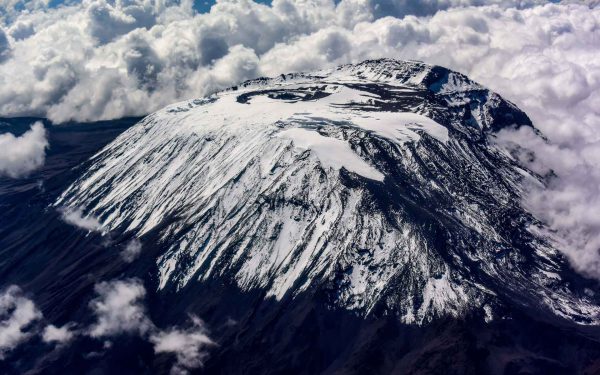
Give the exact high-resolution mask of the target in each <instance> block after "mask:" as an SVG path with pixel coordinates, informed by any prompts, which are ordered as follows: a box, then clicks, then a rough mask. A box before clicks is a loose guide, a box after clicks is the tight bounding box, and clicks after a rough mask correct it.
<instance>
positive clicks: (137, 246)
mask: <svg viewBox="0 0 600 375" xmlns="http://www.w3.org/2000/svg"><path fill="white" fill-rule="evenodd" d="M141 252H142V243H141V242H140V240H138V239H137V238H134V239H132V240H131V241H129V242H127V245H125V248H124V249H123V251H121V257H122V258H123V260H124V261H125V262H127V263H131V262H133V261H134V260H136V259H137V257H139V256H140V254H141Z"/></svg>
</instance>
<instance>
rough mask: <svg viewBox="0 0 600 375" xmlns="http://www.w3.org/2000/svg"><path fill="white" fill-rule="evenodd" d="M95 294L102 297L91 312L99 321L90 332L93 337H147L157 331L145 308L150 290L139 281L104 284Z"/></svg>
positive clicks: (118, 281) (91, 305) (97, 286)
mask: <svg viewBox="0 0 600 375" xmlns="http://www.w3.org/2000/svg"><path fill="white" fill-rule="evenodd" d="M95 290H96V293H97V294H98V297H96V298H95V299H93V300H92V301H91V302H90V308H91V309H92V310H93V312H94V314H95V315H96V318H97V321H96V323H94V324H93V325H92V326H91V327H90V329H89V335H90V336H92V337H106V336H114V335H119V334H124V333H130V334H141V335H144V334H145V333H146V332H148V331H149V330H150V329H152V328H153V324H152V322H151V321H150V320H149V319H148V317H147V316H146V310H145V307H144V304H143V300H144V297H145V295H146V289H145V288H144V286H143V285H142V283H141V282H140V281H139V280H137V279H127V280H116V281H111V282H102V283H99V284H97V285H96V287H95Z"/></svg>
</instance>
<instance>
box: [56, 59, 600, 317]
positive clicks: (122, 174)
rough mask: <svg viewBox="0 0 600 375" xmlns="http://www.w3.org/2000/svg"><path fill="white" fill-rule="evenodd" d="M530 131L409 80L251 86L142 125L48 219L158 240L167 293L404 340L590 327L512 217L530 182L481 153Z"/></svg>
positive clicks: (322, 78)
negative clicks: (497, 140)
mask: <svg viewBox="0 0 600 375" xmlns="http://www.w3.org/2000/svg"><path fill="white" fill-rule="evenodd" d="M523 125H525V126H531V122H530V121H529V119H528V118H527V116H526V115H525V114H524V113H523V112H522V111H520V110H519V109H518V108H516V107H515V106H514V105H513V104H511V103H510V102H508V101H506V100H504V99H502V98H501V97H500V96H499V95H497V94H495V93H493V92H491V91H489V90H487V89H485V88H484V87H482V86H480V85H478V84H477V83H474V82H472V81H471V80H469V79H468V78H467V77H465V76H464V75H462V74H459V73H456V72H452V71H450V70H447V69H445V68H441V67H436V66H430V65H427V64H423V63H420V62H412V61H410V62H405V61H398V60H392V59H380V60H367V61H364V62H362V63H358V64H350V65H343V66H340V67H337V68H333V69H328V70H321V71H317V72H312V73H293V74H285V75H281V76H279V77H274V78H260V79H256V80H251V81H247V82H245V83H243V84H241V85H239V86H237V87H234V88H232V89H229V90H225V91H222V92H219V93H216V94H214V95H212V96H210V97H207V98H202V99H195V100H190V101H186V102H181V103H177V104H174V105H171V106H168V107H166V108H164V109H162V110H160V111H158V112H156V113H154V114H152V115H150V116H148V117H146V118H145V119H144V120H142V121H141V122H140V123H139V124H137V125H136V126H134V127H132V128H130V129H129V130H127V131H126V132H125V133H123V134H122V135H121V136H119V137H118V138H117V139H116V140H115V141H114V142H112V143H111V144H110V145H108V146H107V147H105V148H104V149H103V150H102V151H100V152H99V153H98V154H96V155H95V156H94V157H93V158H92V160H91V161H90V167H89V169H88V170H87V171H86V172H85V173H84V174H83V176H82V177H81V178H80V179H78V180H77V181H76V182H75V183H74V184H73V185H72V186H71V187H69V188H68V189H67V190H66V191H65V192H64V193H63V194H62V196H61V197H60V198H59V199H58V201H57V202H56V203H55V205H57V206H66V207H68V208H74V209H82V210H83V212H85V213H87V214H90V215H93V216H95V217H97V218H98V220H99V221H100V222H101V223H102V225H103V227H104V228H106V230H110V231H115V232H120V233H123V232H127V233H129V234H130V235H135V236H138V237H143V236H145V235H148V233H150V232H152V231H157V230H158V231H159V232H160V241H161V245H162V247H163V248H164V252H163V253H162V254H160V256H159V257H158V258H157V259H156V262H157V268H158V275H157V276H158V279H159V288H160V289H162V290H173V291H178V290H181V289H182V288H185V287H186V286H187V285H189V284H190V283H195V282H198V281H207V280H211V279H214V278H226V279H227V280H230V281H231V282H234V283H235V284H237V285H238V286H239V288H241V289H242V290H262V291H264V293H265V296H266V297H267V298H269V297H270V298H275V299H277V300H282V299H285V298H294V296H296V295H298V293H303V292H322V293H324V294H325V295H327V298H328V300H329V301H330V303H331V304H332V305H334V306H337V307H342V308H345V309H348V310H352V311H356V312H357V313H359V314H362V315H368V314H394V315H397V316H399V317H400V319H402V320H403V321H405V322H407V323H415V322H416V323H421V322H426V321H430V320H432V319H435V318H436V317H442V316H454V317H459V316H463V315H464V314H473V313H476V314H481V318H482V319H486V320H489V319H493V318H494V317H495V316H496V315H497V314H501V311H502V306H503V304H505V303H506V301H507V300H511V301H518V303H519V304H521V305H523V306H528V305H529V304H535V305H538V304H539V301H540V300H542V301H545V303H546V306H545V311H547V313H548V314H549V316H553V317H559V318H561V317H568V318H569V319H574V320H576V321H578V322H582V323H590V322H594V321H596V319H597V315H598V309H597V308H596V307H595V305H594V304H593V303H591V302H590V301H589V300H588V299H586V298H587V297H585V296H578V295H574V294H572V293H571V292H570V290H569V288H568V283H566V282H563V281H562V280H561V278H560V276H559V275H560V274H561V272H563V270H564V263H563V262H562V260H561V259H560V257H558V256H557V254H556V251H555V250H554V249H552V248H551V247H550V246H548V244H547V243H546V242H545V240H544V239H543V238H542V237H540V236H539V235H537V234H536V232H535V231H534V230H532V226H533V227H534V226H535V225H537V223H536V222H535V220H534V219H533V218H532V216H531V215H530V214H529V213H528V212H527V211H526V210H525V209H524V208H522V207H521V205H520V192H521V190H520V187H519V186H520V181H521V180H522V179H523V178H529V179H533V178H535V177H534V176H532V175H531V174H529V173H528V172H527V171H525V170H523V169H520V168H519V167H518V166H516V163H515V162H514V161H513V160H512V159H511V158H510V157H509V156H507V155H506V154H505V153H504V152H502V151H501V150H499V149H497V148H496V146H494V145H493V144H492V143H490V142H488V140H487V137H488V135H489V134H491V133H493V132H495V131H497V130H499V129H501V128H504V127H507V126H523Z"/></svg>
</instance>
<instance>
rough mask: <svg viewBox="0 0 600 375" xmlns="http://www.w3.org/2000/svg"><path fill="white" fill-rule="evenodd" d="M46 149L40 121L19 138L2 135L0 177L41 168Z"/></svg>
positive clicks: (15, 175)
mask: <svg viewBox="0 0 600 375" xmlns="http://www.w3.org/2000/svg"><path fill="white" fill-rule="evenodd" d="M0 36H1V35H0ZM0 39H1V38H0ZM0 44H1V40H0ZM0 48H1V46H0ZM46 148H48V139H47V134H46V129H44V125H42V123H41V122H39V121H36V122H35V123H34V124H32V125H31V128H30V130H28V131H27V132H25V133H24V134H23V135H21V136H19V137H15V136H14V135H13V134H10V133H5V134H0V176H2V175H5V176H8V177H12V178H18V177H23V176H26V175H27V174H29V173H31V172H33V171H34V170H36V169H38V168H40V167H41V166H42V165H44V161H45V159H46Z"/></svg>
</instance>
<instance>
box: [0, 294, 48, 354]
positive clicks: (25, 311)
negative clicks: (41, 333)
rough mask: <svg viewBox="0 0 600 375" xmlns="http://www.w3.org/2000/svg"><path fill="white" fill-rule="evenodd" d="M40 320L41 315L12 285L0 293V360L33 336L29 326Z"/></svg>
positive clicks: (31, 302)
mask: <svg viewBox="0 0 600 375" xmlns="http://www.w3.org/2000/svg"><path fill="white" fill-rule="evenodd" d="M41 318H42V313H41V312H40V311H39V310H38V309H37V307H36V306H35V304H34V303H33V301H31V300H30V299H28V298H26V297H24V296H23V293H22V291H21V289H20V288H19V287H17V286H14V285H12V286H9V287H8V288H7V289H5V290H4V291H2V292H1V294H0V360H1V359H3V358H4V356H5V355H6V354H7V353H8V352H9V351H11V350H12V349H14V348H16V347H17V346H18V345H19V344H21V343H23V342H25V341H26V340H27V339H29V338H30V337H31V336H32V335H33V332H32V330H31V325H32V324H33V323H34V322H35V321H37V320H39V319H41Z"/></svg>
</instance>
